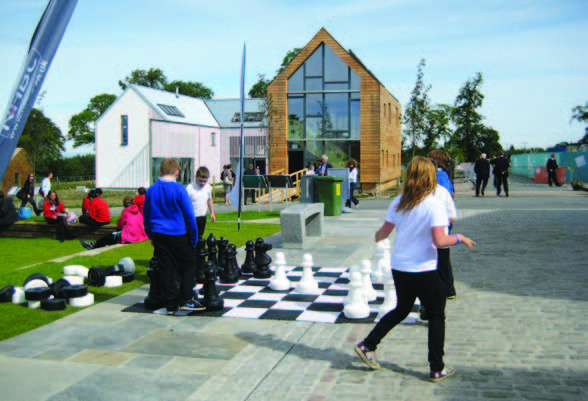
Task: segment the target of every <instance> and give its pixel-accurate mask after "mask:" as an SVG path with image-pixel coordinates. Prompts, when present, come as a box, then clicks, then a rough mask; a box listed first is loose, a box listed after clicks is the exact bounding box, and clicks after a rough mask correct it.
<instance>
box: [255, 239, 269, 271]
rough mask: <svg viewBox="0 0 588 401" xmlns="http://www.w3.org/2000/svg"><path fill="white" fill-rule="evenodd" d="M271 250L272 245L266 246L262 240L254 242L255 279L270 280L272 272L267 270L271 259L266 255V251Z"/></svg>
mask: <svg viewBox="0 0 588 401" xmlns="http://www.w3.org/2000/svg"><path fill="white" fill-rule="evenodd" d="M271 249H272V244H266V243H265V242H264V241H263V238H258V239H256V240H255V264H256V265H257V269H256V270H255V273H253V277H255V278H270V277H271V276H272V271H271V270H270V269H269V265H270V263H272V258H271V257H270V256H269V255H268V254H267V251H269V250H271Z"/></svg>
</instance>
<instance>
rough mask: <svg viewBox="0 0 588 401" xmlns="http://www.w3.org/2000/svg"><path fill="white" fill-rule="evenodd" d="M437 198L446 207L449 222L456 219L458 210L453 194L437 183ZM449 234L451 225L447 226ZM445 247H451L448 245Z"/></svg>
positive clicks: (435, 193)
mask: <svg viewBox="0 0 588 401" xmlns="http://www.w3.org/2000/svg"><path fill="white" fill-rule="evenodd" d="M433 195H434V196H435V198H437V199H438V200H439V202H441V204H442V205H443V206H444V207H445V211H446V212H447V218H448V219H449V222H448V224H449V223H451V220H455V219H456V218H457V211H456V210H455V202H454V201H453V198H452V197H451V194H450V193H449V191H448V190H447V188H445V187H443V186H441V185H437V189H436V190H435V192H433ZM447 234H449V227H445V235H447ZM445 248H449V247H448V246H446V247H445Z"/></svg>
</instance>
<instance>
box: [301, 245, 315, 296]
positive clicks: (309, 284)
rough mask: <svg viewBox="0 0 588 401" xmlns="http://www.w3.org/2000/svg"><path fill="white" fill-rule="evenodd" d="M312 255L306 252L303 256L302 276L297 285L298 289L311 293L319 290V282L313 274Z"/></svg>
mask: <svg viewBox="0 0 588 401" xmlns="http://www.w3.org/2000/svg"><path fill="white" fill-rule="evenodd" d="M312 265H313V263H312V255H310V254H308V253H307V254H305V255H304V256H303V257H302V278H301V279H300V281H299V282H298V285H296V291H297V292H300V293H302V294H309V293H313V292H316V290H318V283H317V282H316V280H315V279H314V276H313V274H312Z"/></svg>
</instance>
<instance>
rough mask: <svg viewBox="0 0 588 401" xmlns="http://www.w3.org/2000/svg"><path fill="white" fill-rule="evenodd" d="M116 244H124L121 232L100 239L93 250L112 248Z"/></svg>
mask: <svg viewBox="0 0 588 401" xmlns="http://www.w3.org/2000/svg"><path fill="white" fill-rule="evenodd" d="M116 244H122V241H121V232H120V231H114V232H111V233H110V234H108V235H105V236H104V237H102V238H98V240H96V243H95V244H94V248H93V249H96V248H104V247H105V246H112V245H116Z"/></svg>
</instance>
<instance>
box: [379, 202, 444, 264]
mask: <svg viewBox="0 0 588 401" xmlns="http://www.w3.org/2000/svg"><path fill="white" fill-rule="evenodd" d="M401 198H402V195H400V196H398V197H396V199H394V201H393V202H392V204H391V205H390V208H389V209H388V214H387V215H386V221H387V222H389V223H392V224H394V226H395V228H396V237H395V238H394V249H393V251H392V255H391V260H390V263H391V265H392V269H394V270H398V271H402V272H409V273H419V272H425V271H432V270H436V269H437V248H436V247H435V245H434V244H433V235H432V234H431V229H432V228H433V227H446V226H447V225H448V223H449V218H448V217H447V212H446V211H445V207H444V206H443V205H442V204H441V202H439V200H438V199H437V198H435V196H434V195H433V194H431V195H429V196H428V197H426V198H425V199H423V200H422V201H421V203H419V204H418V205H416V206H415V207H414V208H413V209H412V210H409V211H408V212H406V211H402V212H397V211H396V206H397V205H398V203H399V202H400V199H401Z"/></svg>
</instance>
